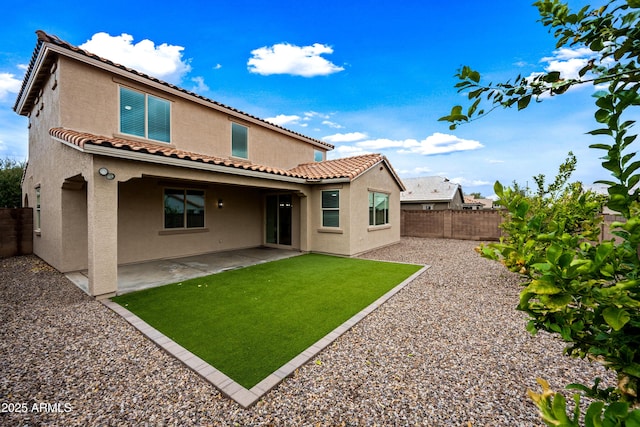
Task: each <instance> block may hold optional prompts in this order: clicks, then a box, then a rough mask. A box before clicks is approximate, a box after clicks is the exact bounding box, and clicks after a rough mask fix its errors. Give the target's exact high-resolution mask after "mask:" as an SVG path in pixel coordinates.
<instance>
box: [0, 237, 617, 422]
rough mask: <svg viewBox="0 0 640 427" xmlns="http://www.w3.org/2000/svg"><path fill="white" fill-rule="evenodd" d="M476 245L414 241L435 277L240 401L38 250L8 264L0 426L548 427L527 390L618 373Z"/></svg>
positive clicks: (405, 247) (414, 251) (384, 252)
mask: <svg viewBox="0 0 640 427" xmlns="http://www.w3.org/2000/svg"><path fill="white" fill-rule="evenodd" d="M476 245H477V243H476V242H470V241H456V240H439V239H418V238H403V240H402V242H401V243H400V244H398V245H394V246H391V247H388V248H384V249H380V250H376V251H373V252H369V253H367V254H366V255H365V256H364V257H365V258H370V259H385V260H391V261H400V262H413V263H425V264H430V265H431V266H432V267H431V268H430V269H429V270H427V272H426V273H425V274H423V275H422V276H421V277H419V278H418V279H416V280H415V281H414V282H413V283H411V284H410V285H408V286H407V287H406V288H405V289H404V290H402V291H401V292H400V293H398V294H397V295H395V296H394V297H393V298H392V299H391V300H389V301H388V302H387V303H386V304H384V305H383V306H382V307H380V308H379V309H378V310H376V311H375V312H374V313H372V314H371V315H370V316H368V317H367V318H365V319H364V320H363V321H362V322H360V323H359V324H358V325H356V326H355V327H354V328H352V329H351V330H350V331H348V332H347V333H345V334H344V335H343V336H341V337H340V338H338V340H336V341H335V342H334V343H333V344H332V345H331V346H329V347H328V348H327V349H325V350H324V351H323V352H322V353H320V354H319V355H318V356H317V357H316V358H315V359H314V360H312V361H310V362H309V363H308V364H306V365H305V366H303V367H301V368H300V369H298V370H297V371H296V372H295V374H294V375H293V376H291V377H290V378H287V379H286V380H285V381H284V382H283V383H281V384H280V385H279V386H277V387H276V388H275V389H274V390H272V391H271V392H270V393H268V394H267V395H265V396H264V397H263V399H262V400H260V401H259V402H258V403H256V405H254V406H253V407H250V408H248V409H242V408H241V407H240V406H238V405H237V404H236V403H234V402H233V401H231V400H230V399H228V398H226V397H225V396H223V395H221V394H220V393H219V392H218V391H217V389H216V388H215V387H213V386H211V385H210V384H208V383H207V382H206V381H204V380H203V379H201V378H200V377H199V376H198V375H197V374H195V373H193V372H192V371H191V370H189V369H188V368H186V367H185V366H183V365H182V364H181V363H180V362H178V361H176V360H175V359H173V358H172V357H171V356H169V355H168V354H166V353H164V352H163V351H162V350H160V349H159V348H158V347H156V346H155V344H153V343H152V342H150V341H148V340H147V339H146V338H144V337H143V336H142V335H141V334H140V333H138V332H137V331H136V330H135V329H133V328H132V327H131V326H130V325H129V324H128V323H127V322H125V321H124V320H123V319H121V318H119V317H118V316H117V315H116V314H114V313H113V312H111V311H110V310H109V309H107V308H106V307H104V306H103V305H102V304H101V303H99V302H97V301H95V300H93V299H92V298H89V297H88V296H86V295H85V294H84V293H83V292H82V291H80V290H79V289H77V288H76V287H75V286H74V285H73V284H71V283H70V282H69V281H68V280H67V279H66V278H65V277H64V276H63V275H61V274H60V273H58V272H56V271H55V270H54V269H52V268H51V267H49V266H48V265H47V264H45V263H43V262H42V261H40V260H39V259H38V258H37V257H34V256H25V257H14V258H8V259H2V260H0V404H1V405H2V408H1V409H2V412H1V413H0V425H11V426H13V425H64V426H71V425H83V426H84V425H109V426H110V425H113V426H116V425H117V426H128V425H180V426H188V425H198V426H199V425H214V426H218V425H230V426H233V425H240V426H244V425H247V426H256V425H274V426H280V425H283V426H306V425H308V426H316V425H321V426H338V425H345V426H356V425H357V426H359V425H371V426H373V425H385V426H386V425H389V426H398V425H411V426H414V425H424V426H469V425H472V426H539V425H542V423H541V422H540V419H539V417H538V415H537V411H536V408H535V407H534V406H533V404H532V403H531V402H530V400H529V399H528V397H527V395H526V390H527V389H528V388H530V389H535V390H537V389H538V386H537V384H536V382H535V379H536V377H538V376H539V377H543V378H545V379H547V380H548V381H549V382H550V383H551V386H552V387H554V388H555V389H561V388H562V387H563V386H564V385H566V384H568V383H571V382H584V383H588V384H590V382H591V380H592V378H594V377H595V376H601V377H603V378H605V383H608V384H612V383H613V379H614V378H613V375H612V373H610V372H605V371H604V370H603V369H602V368H601V367H600V366H598V365H591V364H589V363H588V362H586V361H582V360H575V359H570V358H567V357H565V356H563V355H562V349H563V347H564V345H563V343H562V342H560V341H559V340H558V339H556V338H554V337H552V336H550V335H547V334H544V333H541V334H539V335H537V336H535V337H532V336H530V335H529V334H528V333H527V332H526V331H525V329H524V325H525V323H526V318H525V315H524V314H523V313H520V312H518V311H516V310H515V308H514V307H515V306H516V304H517V301H518V293H519V290H520V286H519V285H518V278H517V277H516V276H514V275H513V274H511V273H509V272H507V271H506V270H505V269H504V268H503V267H502V266H501V265H500V264H498V263H494V262H491V261H487V260H484V259H482V258H480V257H479V256H478V255H477V254H476V253H475V252H474V251H473V248H474V247H475V246H476Z"/></svg>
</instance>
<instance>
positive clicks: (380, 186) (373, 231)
mask: <svg viewBox="0 0 640 427" xmlns="http://www.w3.org/2000/svg"><path fill="white" fill-rule="evenodd" d="M370 192H378V193H385V194H388V195H389V223H388V224H385V225H376V226H370V225H369V193H370ZM351 193H352V197H351V209H350V211H351V217H350V221H351V255H355V254H359V253H361V252H364V251H367V250H371V249H374V248H378V247H381V246H386V245H390V244H393V243H397V242H399V241H400V191H399V187H398V184H397V182H396V180H395V179H394V178H393V176H392V175H391V173H390V172H389V170H388V169H387V168H386V166H383V165H379V166H376V167H374V168H371V169H370V170H368V171H367V172H365V173H364V174H362V175H360V176H358V177H357V178H356V179H355V180H354V181H353V182H352V183H351Z"/></svg>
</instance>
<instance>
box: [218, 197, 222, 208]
mask: <svg viewBox="0 0 640 427" xmlns="http://www.w3.org/2000/svg"><path fill="white" fill-rule="evenodd" d="M222 206H223V203H222V199H218V209H222Z"/></svg>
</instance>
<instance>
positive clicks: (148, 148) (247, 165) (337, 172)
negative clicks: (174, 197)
mask: <svg viewBox="0 0 640 427" xmlns="http://www.w3.org/2000/svg"><path fill="white" fill-rule="evenodd" d="M49 134H50V135H51V136H53V137H54V138H57V139H59V140H61V141H64V142H66V143H69V144H73V145H76V146H78V147H80V148H83V149H84V148H85V147H86V146H87V145H94V146H101V147H108V148H116V149H119V150H124V151H133V152H138V153H143V154H149V155H156V156H164V157H168V158H175V159H182V160H189V161H193V162H201V163H207V164H212V165H218V166H226V167H229V168H236V169H244V170H250V171H257V172H264V173H266V174H273V175H281V176H287V177H292V178H300V179H304V180H311V181H314V180H322V179H339V178H344V179H349V180H353V179H354V178H356V177H358V176H359V175H361V174H362V173H364V172H365V171H367V170H368V169H370V168H372V167H373V166H375V165H376V164H378V163H380V162H382V161H386V158H385V157H384V156H383V155H381V154H365V155H361V156H354V157H345V158H342V159H336V160H326V161H324V162H314V163H304V164H301V165H298V166H296V167H295V168H292V169H279V168H273V167H269V166H264V165H258V164H255V163H251V162H249V161H242V160H237V159H228V158H224V157H218V156H210V155H207V154H199V153H194V152H191V151H185V150H179V149H177V148H175V147H173V146H170V145H167V146H164V145H160V144H153V143H148V142H142V141H133V140H128V139H124V138H116V137H105V136H99V135H94V134H91V133H87V132H79V131H75V130H71V129H63V128H52V129H50V130H49ZM387 164H388V163H387ZM389 168H390V170H391V171H392V174H394V175H395V172H393V169H391V166H390V165H389Z"/></svg>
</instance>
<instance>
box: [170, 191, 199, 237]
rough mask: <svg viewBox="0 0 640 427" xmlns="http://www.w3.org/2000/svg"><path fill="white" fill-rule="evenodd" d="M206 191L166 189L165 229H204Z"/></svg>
mask: <svg viewBox="0 0 640 427" xmlns="http://www.w3.org/2000/svg"><path fill="white" fill-rule="evenodd" d="M204 212H205V208H204V190H187V189H176V188H165V190H164V228H203V227H204Z"/></svg>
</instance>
